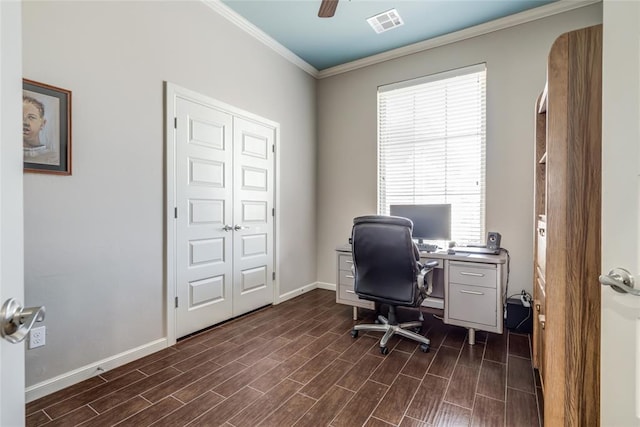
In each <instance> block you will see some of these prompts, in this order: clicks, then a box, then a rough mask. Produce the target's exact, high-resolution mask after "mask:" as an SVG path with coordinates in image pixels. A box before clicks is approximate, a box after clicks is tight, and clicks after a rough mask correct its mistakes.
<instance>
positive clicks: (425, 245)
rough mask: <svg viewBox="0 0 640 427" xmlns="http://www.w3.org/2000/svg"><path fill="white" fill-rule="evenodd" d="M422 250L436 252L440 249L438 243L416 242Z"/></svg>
mask: <svg viewBox="0 0 640 427" xmlns="http://www.w3.org/2000/svg"><path fill="white" fill-rule="evenodd" d="M416 245H418V250H419V251H420V252H435V251H437V250H438V245H432V244H429V243H416Z"/></svg>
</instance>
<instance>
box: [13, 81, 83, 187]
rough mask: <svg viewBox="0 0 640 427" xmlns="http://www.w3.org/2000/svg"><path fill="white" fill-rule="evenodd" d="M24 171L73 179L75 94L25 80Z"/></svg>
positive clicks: (23, 115) (23, 94) (23, 87)
mask: <svg viewBox="0 0 640 427" xmlns="http://www.w3.org/2000/svg"><path fill="white" fill-rule="evenodd" d="M22 149H23V154H24V157H23V159H24V171H25V172H36V173H51V174H57V175H71V91H70V90H66V89H61V88H59V87H54V86H50V85H47V84H44V83H38V82H34V81H32V80H27V79H22Z"/></svg>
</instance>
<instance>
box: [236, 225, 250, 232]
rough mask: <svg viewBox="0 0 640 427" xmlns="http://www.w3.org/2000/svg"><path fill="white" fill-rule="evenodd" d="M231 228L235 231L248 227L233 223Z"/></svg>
mask: <svg viewBox="0 0 640 427" xmlns="http://www.w3.org/2000/svg"><path fill="white" fill-rule="evenodd" d="M233 229H234V230H236V231H240V230H248V229H249V227H243V226H241V225H234V226H233Z"/></svg>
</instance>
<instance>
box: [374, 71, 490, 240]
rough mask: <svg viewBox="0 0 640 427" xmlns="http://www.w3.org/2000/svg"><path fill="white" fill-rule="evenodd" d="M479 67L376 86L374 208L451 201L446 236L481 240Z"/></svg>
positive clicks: (482, 93) (482, 101)
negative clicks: (376, 162) (449, 231)
mask: <svg viewBox="0 0 640 427" xmlns="http://www.w3.org/2000/svg"><path fill="white" fill-rule="evenodd" d="M485 105H486V67H485V65H484V64H480V65H474V66H471V67H466V68H463V69H458V70H453V71H448V72H445V73H440V74H437V75H433V76H427V77H423V78H420V79H415V80H411V81H406V82H401V83H395V84H392V85H387V86H382V87H380V88H378V212H379V213H380V214H382V215H388V214H389V205H394V204H431V203H451V238H452V240H454V241H456V242H458V243H468V242H482V241H484V228H485V226H484V223H485V144H486V120H485V110H486V108H485Z"/></svg>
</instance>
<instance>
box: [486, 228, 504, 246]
mask: <svg viewBox="0 0 640 427" xmlns="http://www.w3.org/2000/svg"><path fill="white" fill-rule="evenodd" d="M500 239H502V236H501V235H500V233H498V232H495V231H490V232H488V233H487V249H494V250H495V249H500Z"/></svg>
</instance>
